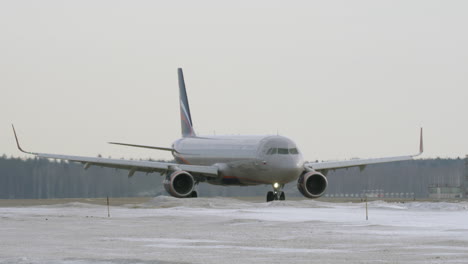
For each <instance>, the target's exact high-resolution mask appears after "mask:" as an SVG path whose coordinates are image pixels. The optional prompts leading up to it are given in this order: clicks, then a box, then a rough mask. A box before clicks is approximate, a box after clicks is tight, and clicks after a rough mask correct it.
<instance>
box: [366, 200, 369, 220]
mask: <svg viewBox="0 0 468 264" xmlns="http://www.w3.org/2000/svg"><path fill="white" fill-rule="evenodd" d="M367 220H369V211H368V210H367V195H366V221H367Z"/></svg>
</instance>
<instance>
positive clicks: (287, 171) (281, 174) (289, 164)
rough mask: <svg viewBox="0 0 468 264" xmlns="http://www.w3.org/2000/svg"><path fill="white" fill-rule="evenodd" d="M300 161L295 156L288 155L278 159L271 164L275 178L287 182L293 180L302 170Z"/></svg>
mask: <svg viewBox="0 0 468 264" xmlns="http://www.w3.org/2000/svg"><path fill="white" fill-rule="evenodd" d="M302 163H303V162H302V159H301V158H300V157H295V156H289V157H285V158H283V159H281V160H278V161H277V163H276V164H275V165H274V166H273V169H274V174H275V177H274V178H275V180H276V181H278V182H280V183H288V182H291V181H293V180H295V179H296V178H297V177H299V175H300V174H301V172H302V170H303V164H302Z"/></svg>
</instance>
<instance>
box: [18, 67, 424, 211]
mask: <svg viewBox="0 0 468 264" xmlns="http://www.w3.org/2000/svg"><path fill="white" fill-rule="evenodd" d="M177 72H178V82H179V99H180V118H181V129H182V138H180V139H177V140H176V141H175V142H174V143H173V144H172V146H171V147H170V148H167V147H157V146H146V145H136V144H127V143H118V142H108V143H110V144H115V145H121V146H127V147H137V148H147V149H155V150H161V151H169V152H171V153H172V155H173V157H174V159H175V162H174V163H170V162H155V161H135V160H123V159H110V158H101V157H82V156H70V155H60V154H48V153H37V152H29V151H25V150H24V149H22V148H21V146H20V143H19V140H18V136H17V134H16V131H15V128H14V126H13V125H12V128H13V133H14V136H15V140H16V144H17V147H18V149H19V150H20V151H22V152H24V153H28V154H32V155H35V156H37V157H39V158H47V159H60V160H67V161H71V162H79V163H82V164H84V168H85V169H88V168H89V167H90V166H100V167H110V168H116V169H125V170H128V177H132V176H133V175H134V173H135V172H137V171H138V172H145V173H153V172H157V173H160V175H161V176H163V177H164V180H163V185H164V188H165V190H166V191H167V192H168V193H169V194H170V195H172V196H174V197H177V198H189V197H197V196H198V193H197V190H196V186H197V185H198V184H199V183H201V182H206V183H209V184H215V185H236V186H248V185H271V186H272V187H273V190H272V191H269V192H268V193H267V196H266V201H267V202H271V201H274V200H285V194H284V192H283V191H282V190H283V188H284V186H285V185H286V184H288V183H290V182H293V181H297V188H298V190H299V192H301V193H302V195H304V196H305V197H307V198H312V199H313V198H319V197H321V196H322V195H323V194H324V193H325V190H326V188H327V185H328V181H327V177H326V175H327V173H328V172H329V171H330V170H336V169H343V168H350V167H359V168H360V169H361V170H363V169H364V168H365V167H366V166H367V165H370V164H377V163H386V162H395V161H404V160H412V159H413V158H414V157H417V156H419V155H421V154H422V153H423V130H422V128H421V131H420V141H419V153H418V154H416V155H406V156H395V157H384V158H372V159H351V160H345V161H324V162H305V161H304V158H303V156H302V154H301V152H300V150H299V148H298V147H297V145H296V144H295V143H294V141H292V140H291V139H289V138H287V137H284V136H280V135H259V136H237V135H236V136H199V135H197V134H196V133H195V131H194V129H193V122H192V116H191V113H190V107H189V101H188V97H187V91H186V88H185V80H184V74H183V72H182V69H181V68H179V69H178V70H177Z"/></svg>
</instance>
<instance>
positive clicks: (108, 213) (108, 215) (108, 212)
mask: <svg viewBox="0 0 468 264" xmlns="http://www.w3.org/2000/svg"><path fill="white" fill-rule="evenodd" d="M107 217H110V210H109V195H108V196H107Z"/></svg>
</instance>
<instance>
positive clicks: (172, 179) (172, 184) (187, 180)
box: [164, 171, 195, 198]
mask: <svg viewBox="0 0 468 264" xmlns="http://www.w3.org/2000/svg"><path fill="white" fill-rule="evenodd" d="M194 187H195V180H194V179H193V176H192V175H191V174H190V173H188V172H186V171H175V172H173V173H172V174H171V175H169V176H167V177H166V179H165V180H164V189H166V191H167V192H168V193H169V194H170V195H172V196H174V197H177V198H185V197H191V196H192V192H193V189H194Z"/></svg>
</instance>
